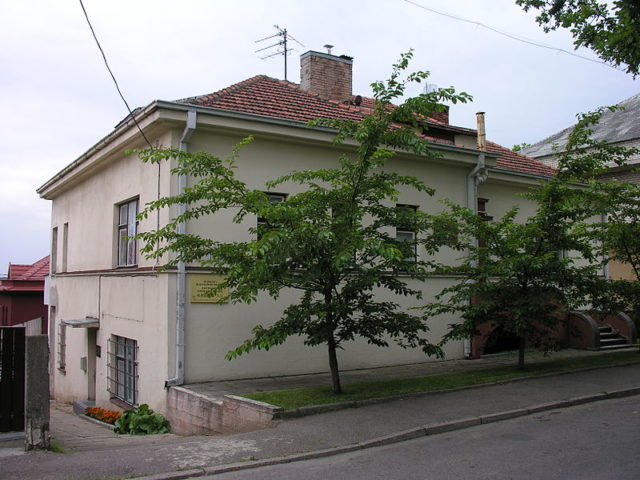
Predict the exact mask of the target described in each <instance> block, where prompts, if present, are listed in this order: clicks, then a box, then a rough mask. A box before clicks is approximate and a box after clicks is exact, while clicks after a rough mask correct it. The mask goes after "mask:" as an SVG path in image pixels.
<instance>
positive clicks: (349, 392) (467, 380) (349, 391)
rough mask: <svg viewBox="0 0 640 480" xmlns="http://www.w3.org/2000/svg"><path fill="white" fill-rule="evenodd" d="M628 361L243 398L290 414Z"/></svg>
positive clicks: (563, 362) (581, 360) (613, 358)
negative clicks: (316, 407) (315, 407)
mask: <svg viewBox="0 0 640 480" xmlns="http://www.w3.org/2000/svg"><path fill="white" fill-rule="evenodd" d="M630 361H638V362H640V355H638V352H637V351H625V352H615V353H608V354H602V355H594V356H589V357H574V358H563V359H559V360H551V361H549V360H546V361H539V362H531V363H530V364H529V365H526V366H525V369H524V370H518V369H517V367H516V366H515V365H508V366H503V367H493V368H486V369H469V370H462V371H457V372H450V373H439V374H434V375H428V376H424V377H411V378H398V379H393V380H380V381H375V382H358V383H350V384H347V385H343V393H342V394H340V395H335V394H333V393H331V388H330V387H329V386H314V387H304V388H297V389H294V390H278V391H273V392H256V393H252V394H249V395H244V396H245V397H247V398H251V399H253V400H258V401H260V402H266V403H270V404H271V405H276V406H279V407H282V408H284V409H286V410H291V409H294V408H300V407H306V406H310V405H326V404H328V403H336V402H349V401H355V400H365V399H370V398H380V397H388V396H392V395H402V394H408V393H417V392H430V391H435V390H447V389H451V388H458V387H466V386H470V385H479V384H483V383H492V382H500V381H505V380H511V379H514V378H526V377H531V376H536V375H542V374H545V373H560V372H570V371H573V370H579V369H582V368H589V367H602V366H607V365H617V364H621V363H625V362H630Z"/></svg>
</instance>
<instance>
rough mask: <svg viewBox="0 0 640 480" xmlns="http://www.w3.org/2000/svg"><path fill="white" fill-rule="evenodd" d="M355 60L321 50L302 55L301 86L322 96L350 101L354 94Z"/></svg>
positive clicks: (340, 100)
mask: <svg viewBox="0 0 640 480" xmlns="http://www.w3.org/2000/svg"><path fill="white" fill-rule="evenodd" d="M352 68H353V61H352V60H351V59H348V58H343V57H336V56H335V55H329V54H326V53H319V52H307V53H305V54H303V55H302V56H301V57H300V86H301V87H302V88H305V89H307V90H310V91H312V92H315V93H317V94H318V95H319V96H320V97H321V98H324V99H330V100H337V101H339V102H344V101H349V100H351V96H352V86H351V81H352Z"/></svg>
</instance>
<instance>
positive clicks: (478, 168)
mask: <svg viewBox="0 0 640 480" xmlns="http://www.w3.org/2000/svg"><path fill="white" fill-rule="evenodd" d="M476 119H477V122H478V150H479V151H480V153H479V154H478V159H477V162H476V165H475V166H474V167H473V169H472V170H471V171H470V172H469V174H468V175H467V208H468V209H469V210H471V211H472V212H473V213H475V214H476V215H477V214H478V185H480V184H481V183H484V182H485V181H486V180H487V176H488V174H487V167H486V164H485V160H486V159H485V154H484V151H486V149H487V140H486V134H485V124H484V112H478V113H477V114H476ZM477 244H478V240H477V239H474V240H473V245H472V246H473V247H477ZM462 348H463V353H464V356H465V358H471V339H470V338H465V339H464V340H463V343H462Z"/></svg>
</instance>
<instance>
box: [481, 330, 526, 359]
mask: <svg viewBox="0 0 640 480" xmlns="http://www.w3.org/2000/svg"><path fill="white" fill-rule="evenodd" d="M519 347H520V338H519V337H518V336H517V335H514V334H513V333H511V332H507V331H505V329H504V328H503V327H501V326H499V327H497V328H495V329H494V330H493V332H491V334H490V335H489V336H488V337H487V341H486V342H485V344H484V351H483V354H484V355H489V354H492V353H502V352H511V351H513V350H518V348H519Z"/></svg>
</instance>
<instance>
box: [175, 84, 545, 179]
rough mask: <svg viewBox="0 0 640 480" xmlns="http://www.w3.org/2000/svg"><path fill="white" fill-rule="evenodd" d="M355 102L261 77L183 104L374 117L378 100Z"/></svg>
mask: <svg viewBox="0 0 640 480" xmlns="http://www.w3.org/2000/svg"><path fill="white" fill-rule="evenodd" d="M355 99H356V97H355V96H354V97H352V100H351V102H349V103H341V102H338V101H336V100H325V99H323V98H321V97H320V96H318V94H316V93H314V92H312V91H310V90H306V89H304V88H302V87H300V86H299V85H296V84H294V83H291V82H288V81H285V80H278V79H275V78H271V77H267V76H265V75H257V76H255V77H251V78H249V79H247V80H244V81H243V82H240V83H236V84H234V85H231V86H230V87H227V88H225V89H223V90H219V91H217V92H214V93H210V94H207V95H199V96H195V97H189V98H185V99H182V100H179V102H182V103H189V104H192V105H199V106H204V107H212V108H217V109H220V110H228V111H233V112H241V113H249V114H253V115H262V116H265V117H270V118H277V119H283V120H293V121H299V122H308V121H309V120H313V119H316V118H331V119H340V120H354V121H358V120H361V119H362V118H364V117H365V116H366V115H367V114H369V113H371V111H372V110H373V108H374V102H375V100H374V99H373V98H369V97H360V98H359V100H360V104H359V105H356V102H355ZM428 123H429V124H431V126H432V128H434V129H439V130H446V131H450V132H457V133H465V134H469V135H474V134H475V133H476V131H475V130H472V129H468V128H462V127H456V126H454V125H449V124H448V123H445V122H443V121H442V118H441V117H440V116H436V117H435V118H433V119H429V121H428ZM427 138H428V139H429V140H430V141H433V142H436V143H444V144H449V145H451V144H453V142H451V141H450V140H445V139H441V138H435V137H431V136H427ZM487 151H489V152H492V153H499V154H501V156H500V157H499V158H498V159H497V165H496V166H497V167H498V168H504V169H507V170H512V171H516V172H522V173H529V174H534V175H544V176H552V175H553V174H554V170H553V168H551V167H548V166H546V165H544V164H543V163H541V162H539V161H537V160H534V159H532V158H529V157H526V156H524V155H521V154H518V153H515V152H513V151H511V150H509V149H508V148H505V147H502V146H500V145H498V144H496V143H492V142H487Z"/></svg>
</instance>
